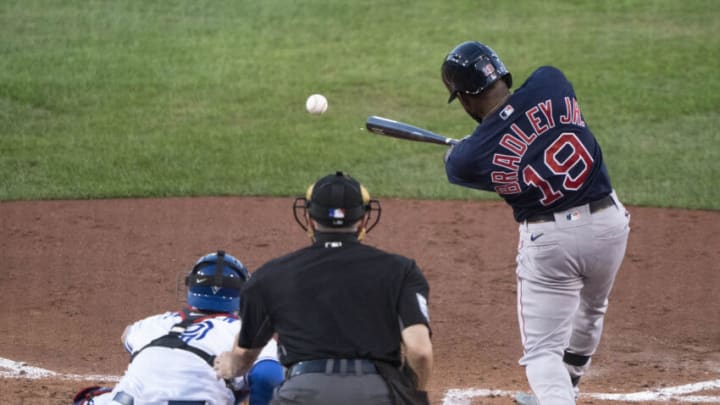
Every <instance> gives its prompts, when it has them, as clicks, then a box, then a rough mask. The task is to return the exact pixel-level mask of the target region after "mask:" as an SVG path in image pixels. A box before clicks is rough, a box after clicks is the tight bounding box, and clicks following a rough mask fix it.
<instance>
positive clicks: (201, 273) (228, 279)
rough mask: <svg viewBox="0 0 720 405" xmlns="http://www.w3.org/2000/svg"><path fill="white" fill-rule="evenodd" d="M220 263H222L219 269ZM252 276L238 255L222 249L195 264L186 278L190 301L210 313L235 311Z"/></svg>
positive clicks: (190, 303) (188, 301)
mask: <svg viewBox="0 0 720 405" xmlns="http://www.w3.org/2000/svg"><path fill="white" fill-rule="evenodd" d="M218 263H222V264H223V265H222V267H221V270H220V271H218V265H217V264H218ZM249 278H250V272H249V271H248V270H247V268H246V267H245V265H243V264H242V262H240V260H238V259H236V258H235V257H233V256H231V255H229V254H227V253H225V252H223V251H222V250H218V251H217V253H210V254H207V255H205V256H203V257H201V258H200V259H198V261H197V262H196V263H195V266H193V268H192V270H191V271H190V274H188V275H187V277H185V285H186V286H187V303H188V304H189V305H191V306H193V307H195V308H197V309H200V310H203V311H210V312H227V313H232V312H235V311H237V310H238V309H239V308H240V289H241V288H242V286H243V284H244V283H245V281H247V280H248V279H249Z"/></svg>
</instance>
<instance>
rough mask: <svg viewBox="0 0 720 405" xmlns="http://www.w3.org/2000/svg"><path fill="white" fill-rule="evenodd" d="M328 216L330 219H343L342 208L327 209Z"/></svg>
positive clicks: (343, 211) (343, 210)
mask: <svg viewBox="0 0 720 405" xmlns="http://www.w3.org/2000/svg"><path fill="white" fill-rule="evenodd" d="M328 217H329V218H332V219H343V218H345V209H344V208H330V209H329V210H328Z"/></svg>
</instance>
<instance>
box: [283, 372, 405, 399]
mask: <svg viewBox="0 0 720 405" xmlns="http://www.w3.org/2000/svg"><path fill="white" fill-rule="evenodd" d="M291 404H292V405H297V404H312V405H338V404H340V405H391V404H392V402H391V401H390V393H389V390H388V386H387V383H386V382H385V380H384V379H383V378H382V377H381V376H380V375H379V374H357V373H352V374H349V373H348V374H339V373H329V374H328V373H307V374H301V375H296V376H293V377H290V378H288V379H287V380H285V381H284V382H283V384H282V385H281V386H280V387H278V388H276V390H275V393H274V395H273V399H272V401H271V402H270V405H291Z"/></svg>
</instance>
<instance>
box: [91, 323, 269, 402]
mask: <svg viewBox="0 0 720 405" xmlns="http://www.w3.org/2000/svg"><path fill="white" fill-rule="evenodd" d="M181 321H182V315H181V313H180V312H166V313H164V314H160V315H153V316H150V317H147V318H145V319H142V320H140V321H137V322H135V323H134V324H132V325H130V326H129V327H128V329H127V331H126V333H125V336H124V341H123V343H124V345H125V349H126V350H127V351H128V352H129V353H131V354H135V353H137V352H138V351H139V350H140V349H142V348H143V347H145V346H146V345H147V344H148V343H150V342H152V341H153V340H154V339H156V338H159V337H161V336H163V335H166V334H167V333H168V332H169V331H170V329H171V328H172V327H173V326H174V325H176V324H178V323H180V322H181ZM240 325H241V322H240V320H239V319H238V318H237V317H236V316H233V315H229V314H210V315H207V316H205V317H203V318H199V319H198V320H196V322H195V323H193V324H191V325H190V326H189V327H188V328H187V329H186V330H185V331H184V332H183V333H182V335H181V338H182V340H183V341H185V342H186V343H187V344H188V345H190V346H193V347H196V348H199V349H201V350H203V351H205V352H206V353H208V354H210V355H218V354H220V353H222V352H225V351H229V350H232V348H233V344H234V342H235V338H236V337H237V334H238V332H239V331H240ZM277 358H278V357H277V344H276V342H275V340H273V339H271V340H270V342H268V344H267V345H266V346H265V347H264V348H263V350H262V352H261V353H260V356H259V357H258V360H257V361H256V363H257V362H260V361H263V360H268V359H271V360H276V361H277ZM246 384H247V381H246V379H245V377H239V378H237V379H236V380H235V381H233V387H234V389H235V390H245V389H247V388H248V387H246ZM118 392H123V393H125V394H127V395H130V396H132V397H133V398H134V405H166V404H167V402H168V401H170V400H176V401H177V400H183V401H188V400H202V401H207V403H208V404H211V405H234V404H235V403H236V402H235V397H234V395H233V392H232V391H231V390H230V389H229V388H228V387H227V386H226V385H225V381H224V380H219V379H218V378H217V375H216V373H215V370H213V368H212V367H211V366H210V365H209V364H208V363H206V362H205V360H203V359H202V358H201V357H200V356H198V355H197V354H194V353H192V352H190V351H187V350H183V349H173V348H168V347H157V346H153V347H148V348H146V349H144V350H142V353H141V354H139V355H137V356H136V357H135V358H134V359H133V360H132V362H131V363H130V364H129V366H128V368H127V370H126V371H125V374H124V375H123V377H122V378H121V380H120V381H119V382H118V384H117V385H116V386H115V388H114V389H113V391H112V392H111V393H108V394H104V395H101V396H98V397H95V398H94V399H93V401H94V404H95V405H106V404H109V405H116V404H117V402H115V401H113V398H114V397H115V395H116V394H117V393H118Z"/></svg>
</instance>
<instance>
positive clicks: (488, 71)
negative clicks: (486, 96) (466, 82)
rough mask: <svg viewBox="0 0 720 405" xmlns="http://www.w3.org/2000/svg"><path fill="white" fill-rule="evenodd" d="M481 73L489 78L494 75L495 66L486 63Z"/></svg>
mask: <svg viewBox="0 0 720 405" xmlns="http://www.w3.org/2000/svg"><path fill="white" fill-rule="evenodd" d="M482 72H483V73H484V74H485V76H490V75H492V74H493V73H495V66H493V65H492V63H488V64H487V65H485V66H483V68H482Z"/></svg>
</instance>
